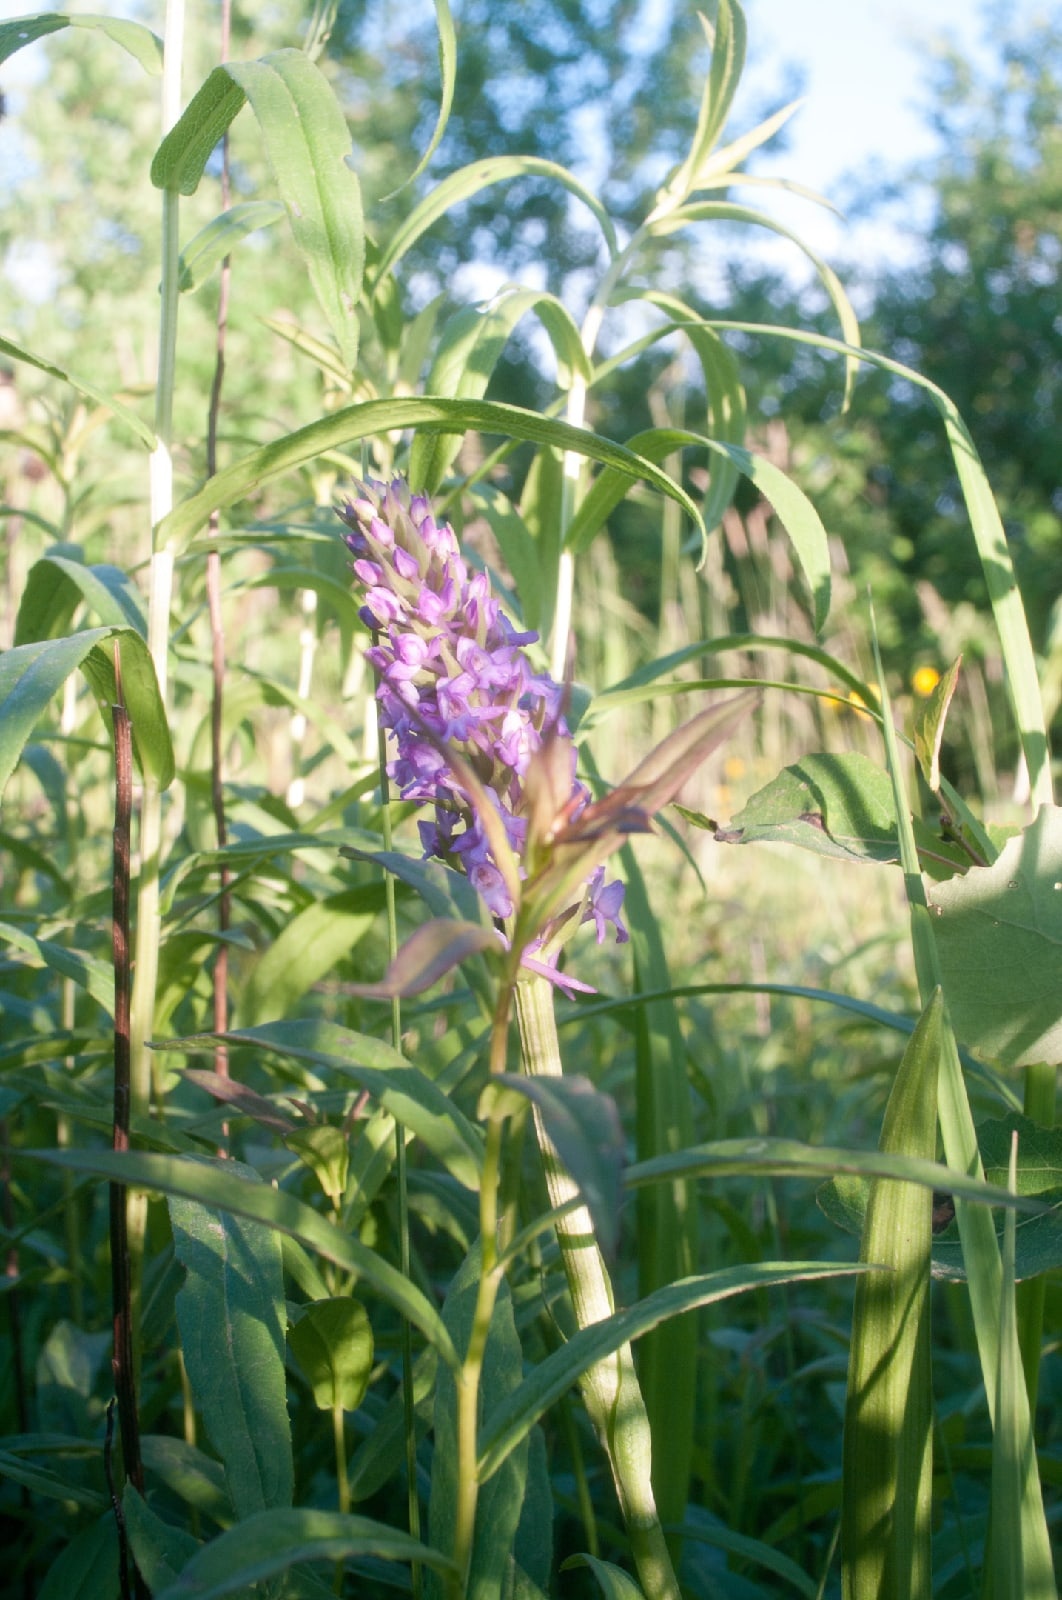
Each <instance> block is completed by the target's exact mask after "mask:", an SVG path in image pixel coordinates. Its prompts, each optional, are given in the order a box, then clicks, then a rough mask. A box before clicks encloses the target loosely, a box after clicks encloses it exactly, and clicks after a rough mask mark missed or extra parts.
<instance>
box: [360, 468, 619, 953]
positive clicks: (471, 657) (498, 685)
mask: <svg viewBox="0 0 1062 1600" xmlns="http://www.w3.org/2000/svg"><path fill="white" fill-rule="evenodd" d="M340 515H341V517H342V519H343V521H344V522H345V523H346V524H347V527H348V529H349V532H348V533H347V535H346V541H347V545H348V547H349V549H350V550H351V552H352V554H353V556H354V573H355V576H356V578H357V580H358V582H359V583H360V584H361V586H362V587H363V589H364V593H365V600H364V604H363V606H362V608H361V617H362V620H363V621H364V622H365V623H366V625H367V626H368V627H369V628H371V629H372V630H373V633H374V635H375V638H374V642H373V645H372V647H371V648H370V649H369V651H368V652H367V654H368V659H369V661H370V663H371V665H372V667H373V669H374V671H375V673H376V680H377V691H376V697H377V702H378V705H379V713H380V720H381V722H382V724H383V726H384V727H385V728H387V729H389V730H390V732H391V734H392V736H393V739H394V743H395V746H396V754H395V756H394V759H392V760H391V761H390V762H389V763H388V768H387V770H388V774H389V776H390V777H391V779H392V780H393V782H394V783H395V785H396V786H397V788H398V791H399V793H400V794H401V796H402V798H403V799H404V800H420V801H427V802H429V803H430V804H431V805H432V806H433V807H434V818H433V820H431V821H422V822H420V823H419V828H420V837H421V843H422V845H423V847H424V853H425V855H426V856H438V857H439V858H441V859H442V860H444V861H447V862H449V863H451V864H452V865H455V866H459V867H461V868H462V869H463V870H464V871H465V872H466V873H467V875H468V877H469V879H470V881H471V882H472V884H473V885H474V886H475V888H476V890H477V891H478V892H479V894H480V896H481V897H482V899H483V901H484V902H485V904H486V905H487V906H488V908H489V909H490V911H491V913H492V914H493V915H494V916H496V917H503V918H504V917H508V916H510V915H511V914H512V912H513V909H514V907H513V900H512V894H511V893H510V889H509V886H508V885H507V883H506V879H505V876H504V874H503V873H502V872H501V871H500V870H499V864H498V862H497V860H496V859H495V856H494V852H493V851H492V849H491V845H490V841H489V838H488V831H489V830H487V829H485V828H484V825H483V821H482V819H481V817H480V815H479V814H478V812H477V810H476V807H475V806H474V805H473V804H472V796H470V795H469V793H467V792H466V789H467V785H466V786H465V787H464V788H463V787H462V783H461V779H460V776H459V774H458V773H457V772H455V770H454V767H455V765H456V764H457V763H455V762H454V759H453V757H454V756H457V757H459V758H460V761H461V762H464V763H467V766H468V767H469V768H470V769H471V771H472V772H473V773H474V774H475V778H476V780H478V783H479V785H480V786H481V788H482V790H483V791H485V793H486V796H487V798H488V801H489V803H490V804H491V805H492V806H493V808H494V810H495V811H496V812H497V814H498V816H499V817H500V819H501V822H502V825H503V827H504V830H505V837H506V839H507V840H508V843H509V845H510V847H511V849H512V851H513V854H514V855H515V856H516V858H517V859H518V860H519V859H521V858H524V857H525V856H526V847H527V844H528V839H527V832H528V803H527V797H526V795H525V779H526V778H527V775H528V769H529V767H530V765H531V763H532V761H533V759H534V757H535V756H536V755H537V754H538V753H539V752H540V751H542V750H543V748H544V745H545V743H546V742H547V741H550V742H551V743H552V744H553V745H554V746H556V745H557V744H561V745H562V746H563V748H564V749H565V751H566V756H562V758H561V759H562V760H565V759H566V760H567V763H568V768H569V771H570V789H569V792H568V794H567V800H566V804H564V806H563V808H562V809H563V813H564V817H565V820H566V821H571V820H572V819H574V818H577V817H578V815H579V813H580V812H581V811H582V810H583V809H584V808H585V807H586V806H587V805H588V803H589V800H590V794H589V791H588V789H587V788H586V786H585V785H584V784H581V783H579V782H578V781H577V779H576V777H575V760H576V756H575V746H574V744H572V742H571V735H570V733H569V730H568V728H567V726H566V724H565V721H564V717H563V713H562V705H561V701H562V693H561V688H560V685H559V684H557V683H555V682H554V681H553V679H552V678H551V677H549V676H548V674H546V673H536V672H534V671H532V668H531V664H530V662H529V660H528V657H527V655H526V653H525V650H524V646H525V645H528V644H532V643H533V642H534V641H535V640H536V639H537V638H538V635H537V634H535V633H519V632H517V630H516V629H515V628H514V627H513V625H512V623H511V622H510V621H509V619H508V617H506V616H505V614H504V612H503V611H502V610H501V608H500V606H499V604H498V601H497V600H496V599H495V598H494V596H493V595H492V593H491V588H490V581H489V579H488V578H487V576H486V574H484V573H482V572H470V571H469V568H468V566H467V564H466V562H465V560H464V558H463V557H462V555H461V551H460V548H459V546H458V543H457V539H456V537H455V535H454V532H453V529H452V528H451V527H450V526H449V524H448V523H441V524H440V523H438V522H436V520H435V518H434V516H433V514H432V508H431V504H430V502H429V501H428V499H427V497H426V496H424V495H417V494H411V493H410V490H409V488H408V486H407V485H406V484H405V483H404V482H403V481H402V480H401V479H395V480H394V482H392V483H390V484H381V483H375V482H368V483H365V484H363V485H360V486H359V488H358V492H357V493H356V495H355V497H354V498H353V499H352V500H351V501H349V502H348V504H347V505H346V506H345V507H344V508H343V510H342V512H341V513H340ZM449 752H452V753H453V754H452V755H451V754H448V753H449ZM622 901H623V885H622V884H621V883H619V882H612V883H606V882H605V869H604V867H603V866H598V867H597V868H595V870H594V871H593V873H592V875H591V877H590V879H589V881H588V883H587V885H586V889H585V893H584V906H583V914H582V920H583V921H592V922H593V923H594V924H595V927H596V930H597V937H598V942H599V943H600V942H601V941H602V940H603V939H604V938H605V935H606V931H607V927H608V926H609V925H610V924H611V925H612V926H613V927H614V928H615V930H616V938H617V940H619V941H620V942H622V941H624V940H625V939H626V938H627V932H626V929H625V928H624V927H623V924H622V922H621V921H620V908H621V905H622Z"/></svg>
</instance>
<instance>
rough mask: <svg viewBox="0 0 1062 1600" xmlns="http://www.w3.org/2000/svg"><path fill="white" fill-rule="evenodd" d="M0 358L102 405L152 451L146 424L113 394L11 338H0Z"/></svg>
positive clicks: (150, 431)
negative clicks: (32, 369)
mask: <svg viewBox="0 0 1062 1600" xmlns="http://www.w3.org/2000/svg"><path fill="white" fill-rule="evenodd" d="M0 356H7V357H8V359H9V360H11V361H24V362H25V363H26V364H27V365H28V366H31V367H36V368H37V370H38V372H46V373H47V374H48V376H49V377H50V378H58V379H60V381H61V382H63V383H68V384H69V385H70V387H71V388H72V389H76V390H77V392H78V394H83V395H84V396H85V398H86V399H87V400H94V401H95V403H96V404H97V405H98V406H103V408H104V409H105V410H106V411H109V412H110V413H111V414H112V416H115V417H117V418H118V420H119V422H124V423H125V425H126V427H127V428H129V429H130V430H131V432H132V433H134V434H135V435H136V437H137V438H138V439H139V440H140V443H141V444H142V445H143V446H144V447H145V449H147V450H154V448H155V444H156V440H155V435H154V433H153V431H152V430H151V428H149V427H148V425H147V423H146V422H143V421H141V419H140V418H139V417H138V416H137V414H136V412H135V411H131V410H130V409H129V407H128V406H127V405H124V404H123V403H122V401H121V400H115V399H114V397H113V395H108V394H105V393H104V391H103V390H102V389H97V387H96V385H95V384H94V383H89V382H88V381H87V380H86V379H85V378H79V377H75V375H74V374H73V373H72V372H67V371H66V370H65V369H64V368H63V367H57V366H56V365H55V363H54V362H52V361H45V360H44V358H43V357H42V356H36V355H34V354H33V352H32V351H31V350H27V349H26V348H25V346H24V345H20V344H16V343H15V342H14V341H13V340H12V339H8V338H5V337H3V336H0Z"/></svg>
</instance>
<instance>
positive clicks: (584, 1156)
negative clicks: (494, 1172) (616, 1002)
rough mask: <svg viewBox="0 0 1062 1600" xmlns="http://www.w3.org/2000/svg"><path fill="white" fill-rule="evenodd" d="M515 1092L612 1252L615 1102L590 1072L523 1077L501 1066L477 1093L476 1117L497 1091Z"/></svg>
mask: <svg viewBox="0 0 1062 1600" xmlns="http://www.w3.org/2000/svg"><path fill="white" fill-rule="evenodd" d="M507 1094H515V1095H518V1096H520V1097H521V1098H524V1099H527V1100H530V1102H531V1104H532V1105H533V1106H534V1107H535V1110H536V1112H537V1113H538V1116H539V1117H540V1118H541V1121H542V1126H543V1128H544V1129H545V1131H546V1134H547V1135H548V1137H549V1139H550V1141H551V1142H552V1144H553V1145H554V1146H555V1147H556V1151H557V1154H558V1156H559V1157H560V1160H561V1164H562V1165H563V1166H564V1167H565V1169H566V1170H567V1172H568V1175H569V1177H570V1178H571V1179H572V1180H573V1182H574V1183H575V1184H576V1186H577V1187H578V1189H579V1192H580V1194H581V1195H582V1197H583V1199H584V1200H585V1202H586V1205H587V1207H588V1209H589V1211H590V1215H591V1216H592V1217H593V1219H594V1232H595V1233H596V1235H597V1239H598V1243H599V1244H600V1246H601V1249H602V1251H603V1253H604V1254H605V1256H607V1257H609V1258H611V1257H613V1256H614V1255H615V1252H616V1245H617V1242H618V1230H619V1201H620V1191H621V1184H620V1174H621V1172H622V1168H623V1151H624V1145H625V1140H624V1134H623V1125H622V1123H621V1122H620V1117H619V1112H618V1111H617V1109H616V1102H615V1101H614V1100H613V1098H612V1096H611V1095H607V1094H602V1093H601V1091H600V1090H598V1089H595V1088H594V1086H593V1084H592V1083H591V1082H590V1079H589V1078H583V1077H579V1076H578V1075H577V1074H574V1073H573V1074H570V1075H566V1076H565V1077H563V1078H544V1077H535V1078H525V1077H520V1076H519V1075H518V1074H516V1073H511V1072H502V1073H497V1074H496V1075H495V1076H493V1077H492V1078H491V1080H490V1082H489V1083H488V1084H487V1086H486V1088H485V1089H484V1090H483V1093H482V1095H481V1097H480V1103H479V1114H480V1116H481V1117H483V1116H486V1115H487V1113H488V1112H489V1111H490V1110H491V1109H492V1108H493V1107H495V1106H497V1105H498V1102H499V1096H504V1095H507Z"/></svg>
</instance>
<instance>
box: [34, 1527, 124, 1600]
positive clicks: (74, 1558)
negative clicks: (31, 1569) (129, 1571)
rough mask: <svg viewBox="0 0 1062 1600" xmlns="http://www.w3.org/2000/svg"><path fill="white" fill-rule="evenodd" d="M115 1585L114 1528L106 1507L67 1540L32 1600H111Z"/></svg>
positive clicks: (115, 1589)
mask: <svg viewBox="0 0 1062 1600" xmlns="http://www.w3.org/2000/svg"><path fill="white" fill-rule="evenodd" d="M118 1593H119V1588H118V1529H117V1527H116V1526H115V1521H114V1510H113V1508H112V1507H111V1506H108V1507H107V1509H106V1511H105V1512H104V1513H103V1515H102V1516H101V1517H100V1518H99V1519H98V1520H97V1521H96V1522H93V1523H92V1524H91V1525H90V1526H89V1527H87V1528H82V1530H81V1532H80V1533H75V1534H74V1537H73V1538H72V1539H69V1540H67V1541H66V1542H65V1543H64V1545H63V1548H62V1549H61V1550H60V1552H59V1554H58V1555H57V1556H56V1558H55V1560H54V1561H53V1562H52V1564H51V1566H50V1567H49V1568H48V1571H47V1573H46V1574H45V1578H44V1582H43V1583H42V1584H41V1586H40V1588H39V1589H38V1590H37V1591H36V1600H114V1597H115V1595H117V1594H118Z"/></svg>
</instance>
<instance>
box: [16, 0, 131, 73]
mask: <svg viewBox="0 0 1062 1600" xmlns="http://www.w3.org/2000/svg"><path fill="white" fill-rule="evenodd" d="M61 28H90V29H92V30H94V31H96V32H99V33H103V34H106V36H107V37H108V38H109V39H111V40H113V42H114V43H115V44H117V45H121V47H122V49H123V50H126V51H128V53H129V54H130V55H131V56H132V57H133V59H134V61H138V62H139V63H140V65H141V66H142V67H143V68H144V71H145V72H149V73H151V75H152V77H156V78H157V77H158V76H159V74H160V73H161V72H162V40H161V39H160V38H159V37H158V35H157V34H155V33H152V32H151V29H150V28H145V27H144V26H143V24H142V23H139V22H127V21H125V20H124V19H122V18H121V17H98V16H91V15H88V16H67V15H66V14H65V13H64V12H62V11H41V12H38V13H36V15H32V16H26V17H12V18H11V20H10V21H9V22H0V62H3V61H6V60H7V58H8V56H11V55H14V53H15V51H16V50H21V49H22V47H23V45H27V44H32V43H33V42H34V41H35V40H36V39H43V38H44V37H45V35H46V34H49V33H58V32H59V30H60V29H61Z"/></svg>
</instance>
